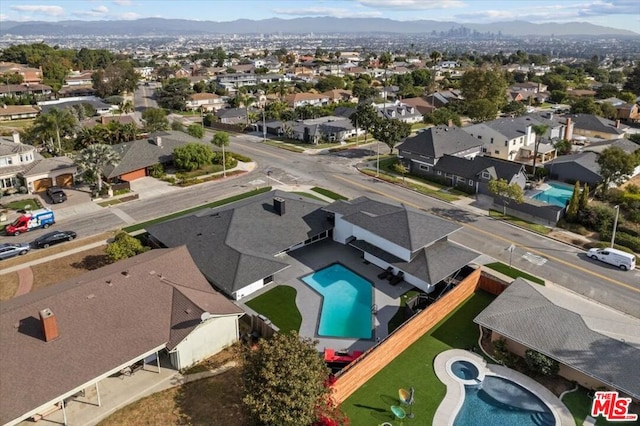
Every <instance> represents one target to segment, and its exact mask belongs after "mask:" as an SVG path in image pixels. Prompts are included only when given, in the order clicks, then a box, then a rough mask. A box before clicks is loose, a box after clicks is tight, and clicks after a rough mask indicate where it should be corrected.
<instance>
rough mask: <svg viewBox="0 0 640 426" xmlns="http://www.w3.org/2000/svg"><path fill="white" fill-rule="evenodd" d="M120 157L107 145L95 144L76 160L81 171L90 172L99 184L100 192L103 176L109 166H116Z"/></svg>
mask: <svg viewBox="0 0 640 426" xmlns="http://www.w3.org/2000/svg"><path fill="white" fill-rule="evenodd" d="M118 161H120V155H118V153H117V152H116V151H115V150H114V149H113V148H111V147H110V146H109V145H105V144H101V143H98V144H94V145H90V146H88V147H86V148H85V149H83V150H82V151H80V152H79V153H78V155H77V156H76V158H75V162H76V165H77V166H78V167H79V168H80V170H82V171H85V172H87V171H88V172H89V173H91V174H92V175H93V177H94V178H95V179H96V180H97V182H98V192H100V191H102V175H103V173H104V169H105V168H106V167H107V166H116V165H117V164H118Z"/></svg>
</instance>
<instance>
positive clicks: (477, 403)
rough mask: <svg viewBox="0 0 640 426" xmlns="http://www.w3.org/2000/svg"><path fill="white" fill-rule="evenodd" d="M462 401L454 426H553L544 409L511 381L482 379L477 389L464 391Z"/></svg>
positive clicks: (495, 377) (468, 387) (475, 387)
mask: <svg viewBox="0 0 640 426" xmlns="http://www.w3.org/2000/svg"><path fill="white" fill-rule="evenodd" d="M464 390H465V397H464V402H463V403H462V407H461V408H460V411H459V412H458V415H457V416H456V419H455V421H454V423H453V424H454V426H476V425H482V426H494V425H495V426H505V425H509V426H553V425H555V418H554V417H553V414H552V413H551V410H549V408H548V407H547V405H546V404H545V403H544V402H542V401H541V400H540V398H538V397H537V396H535V395H534V394H533V393H531V392H530V391H529V390H527V389H525V388H523V387H522V386H520V385H518V384H517V383H514V382H512V381H511V380H508V379H504V378H502V377H497V376H485V377H484V380H483V381H482V383H481V384H480V385H467V386H465V387H464Z"/></svg>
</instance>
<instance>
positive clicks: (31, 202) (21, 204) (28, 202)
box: [3, 198, 42, 210]
mask: <svg viewBox="0 0 640 426" xmlns="http://www.w3.org/2000/svg"><path fill="white" fill-rule="evenodd" d="M3 205H4V207H5V208H7V209H11V210H24V209H25V208H26V207H27V206H29V209H31V210H33V209H39V208H41V207H42V205H41V204H40V201H38V200H36V199H35V198H27V199H25V200H18V201H12V202H10V203H6V204H3Z"/></svg>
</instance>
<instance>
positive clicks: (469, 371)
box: [451, 361, 480, 380]
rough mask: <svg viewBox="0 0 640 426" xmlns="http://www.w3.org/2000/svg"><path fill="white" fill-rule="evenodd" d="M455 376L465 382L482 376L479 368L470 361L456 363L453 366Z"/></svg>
mask: <svg viewBox="0 0 640 426" xmlns="http://www.w3.org/2000/svg"><path fill="white" fill-rule="evenodd" d="M451 371H452V372H453V374H455V375H456V376H458V377H459V378H461V379H464V380H472V379H475V378H477V377H478V375H479V374H480V373H479V372H478V368H477V367H476V366H475V365H473V364H472V363H470V362H469V361H455V362H454V363H453V364H451Z"/></svg>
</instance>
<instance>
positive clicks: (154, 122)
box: [142, 108, 169, 133]
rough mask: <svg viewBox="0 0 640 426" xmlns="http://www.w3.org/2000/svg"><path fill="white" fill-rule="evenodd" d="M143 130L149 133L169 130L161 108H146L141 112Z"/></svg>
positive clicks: (165, 114) (164, 113) (165, 115)
mask: <svg viewBox="0 0 640 426" xmlns="http://www.w3.org/2000/svg"><path fill="white" fill-rule="evenodd" d="M142 121H143V122H144V130H145V131H146V132H149V133H153V132H159V131H161V130H168V129H169V120H168V119H167V113H166V112H165V111H164V110H163V109H161V108H147V109H145V110H144V111H143V112H142Z"/></svg>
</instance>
